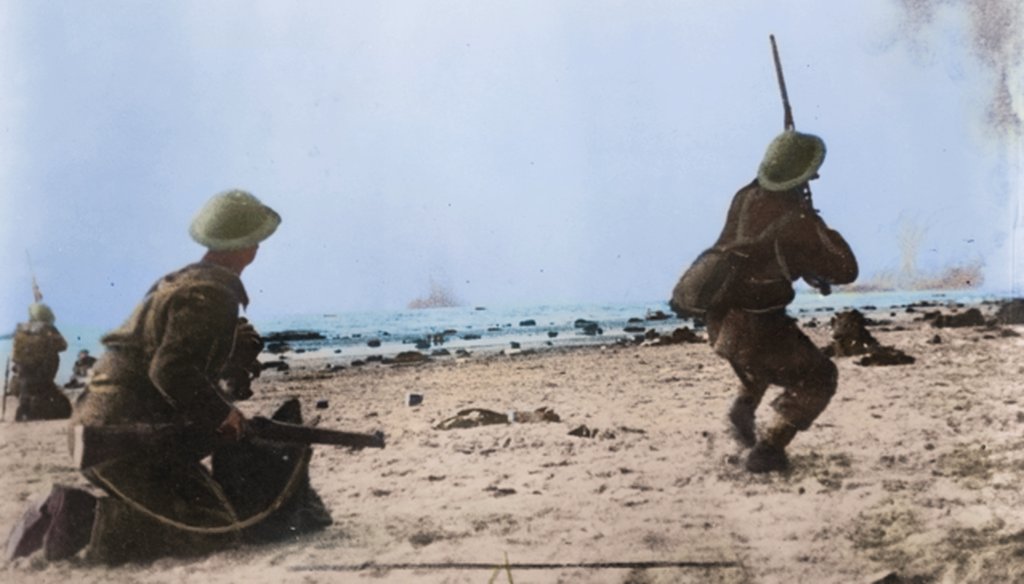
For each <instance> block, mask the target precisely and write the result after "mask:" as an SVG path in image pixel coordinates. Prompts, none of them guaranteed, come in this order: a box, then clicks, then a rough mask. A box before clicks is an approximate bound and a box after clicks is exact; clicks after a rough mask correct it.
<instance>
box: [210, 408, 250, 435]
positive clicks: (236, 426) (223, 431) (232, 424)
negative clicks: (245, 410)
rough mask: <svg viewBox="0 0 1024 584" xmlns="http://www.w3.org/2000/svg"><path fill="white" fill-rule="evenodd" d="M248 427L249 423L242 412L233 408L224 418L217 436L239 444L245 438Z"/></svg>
mask: <svg viewBox="0 0 1024 584" xmlns="http://www.w3.org/2000/svg"><path fill="white" fill-rule="evenodd" d="M247 426H248V423H247V421H246V419H245V416H244V415H242V412H240V411H238V410H237V409H236V408H231V411H229V412H228V415H227V417H226V418H224V421H223V422H221V423H220V426H219V427H218V428H217V435H218V436H220V437H221V438H223V439H224V440H226V441H228V442H238V441H239V440H241V439H242V437H243V436H245V430H246V427H247Z"/></svg>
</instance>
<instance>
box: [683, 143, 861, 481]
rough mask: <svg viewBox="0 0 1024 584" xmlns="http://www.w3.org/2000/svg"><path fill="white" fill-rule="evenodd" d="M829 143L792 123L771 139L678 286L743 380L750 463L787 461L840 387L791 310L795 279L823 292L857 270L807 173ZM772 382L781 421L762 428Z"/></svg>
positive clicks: (770, 465) (740, 416)
mask: <svg viewBox="0 0 1024 584" xmlns="http://www.w3.org/2000/svg"><path fill="white" fill-rule="evenodd" d="M824 159H825V143H824V142H823V141H822V140H821V139H820V138H818V137H817V136H813V135H810V134H802V133H799V132H796V131H795V130H792V129H787V130H786V131H784V132H783V133H782V134H780V135H779V136H778V137H776V138H775V140H773V141H772V143H771V144H770V145H769V147H768V151H767V153H766V154H765V157H764V160H763V161H762V163H761V166H760V169H759V170H758V174H757V178H756V179H755V180H754V181H753V182H752V183H750V184H749V185H747V186H745V187H743V188H742V189H740V191H739V192H738V193H736V195H735V197H734V198H733V200H732V205H731V206H730V208H729V212H728V215H727V217H726V222H725V227H724V228H723V229H722V233H721V235H720V236H719V238H718V241H716V242H715V244H714V246H712V247H711V248H710V249H708V250H706V251H705V252H704V253H702V254H701V255H700V256H699V257H698V258H697V260H696V261H695V262H694V264H693V265H692V266H691V267H690V269H689V270H687V272H686V273H685V274H684V275H683V277H682V279H681V280H680V281H679V283H678V284H677V285H676V288H675V290H674V291H673V297H672V302H671V306H672V308H673V310H675V311H676V312H677V313H679V314H681V315H693V314H694V313H698V314H701V315H703V317H704V318H705V320H706V323H707V329H708V340H709V341H710V343H711V346H712V347H713V348H714V350H715V352H716V353H718V355H720V356H721V357H723V358H725V359H727V360H728V361H729V363H730V364H731V365H732V368H733V370H734V371H735V372H736V375H738V376H739V378H740V381H741V387H740V392H739V395H738V396H737V397H736V400H735V401H734V402H733V405H732V409H731V410H730V412H729V420H730V422H731V424H732V429H733V431H734V434H735V437H736V438H737V440H738V441H739V442H740V443H741V444H743V445H745V446H748V447H752V448H753V449H752V450H751V451H750V454H749V455H748V457H747V460H746V468H747V470H749V471H750V472H755V473H763V472H770V471H776V470H783V469H785V468H787V466H788V459H787V457H786V451H785V449H786V446H787V445H788V444H789V443H790V441H792V440H793V438H794V437H795V436H796V433H797V432H799V431H802V430H807V429H808V428H810V426H811V423H812V422H814V420H815V418H817V417H818V415H819V414H821V412H822V411H823V410H824V409H825V407H826V406H827V405H828V403H829V400H830V399H831V398H832V395H833V394H834V393H835V390H836V383H837V378H838V374H837V370H836V366H835V365H834V364H833V363H832V362H831V361H830V360H829V359H828V357H826V356H825V355H824V354H823V353H822V352H821V351H820V350H818V348H817V347H816V346H815V345H814V343H813V342H811V340H810V339H808V338H807V336H806V335H804V333H803V332H802V331H801V330H800V328H799V327H798V326H797V322H796V320H795V319H793V318H790V317H789V316H788V315H787V314H786V306H787V305H788V304H789V303H790V302H791V301H792V300H793V298H794V291H793V286H792V282H794V281H795V280H797V279H800V278H802V279H803V280H804V281H805V282H807V283H808V284H810V285H811V286H813V287H815V288H817V289H818V290H820V291H821V293H823V294H828V293H830V291H831V285H832V284H846V283H849V282H852V281H854V280H855V279H856V278H857V261H856V259H855V258H854V256H853V252H852V251H851V250H850V247H849V245H847V243H846V241H845V240H844V239H843V237H842V236H841V235H840V234H839V233H838V232H836V231H834V230H832V229H830V228H829V227H828V226H827V225H826V224H825V222H824V221H823V220H822V219H821V217H820V216H819V215H818V212H817V210H815V209H814V207H813V204H812V201H811V195H810V188H809V186H808V181H810V180H813V179H816V178H818V169H819V168H820V167H821V164H822V162H823V161H824ZM771 384H775V385H780V386H782V387H783V388H784V392H783V393H782V394H781V395H780V396H779V397H778V399H776V400H775V401H774V402H773V403H772V406H773V407H774V409H775V410H776V413H777V416H776V419H775V421H774V422H773V423H772V424H771V425H769V426H768V428H767V429H766V431H765V432H764V433H763V434H762V435H761V436H760V437H758V436H757V434H756V431H755V424H754V414H755V411H756V410H757V407H758V405H759V404H760V403H761V399H762V398H763V397H764V394H765V391H766V390H767V388H768V386H769V385H771Z"/></svg>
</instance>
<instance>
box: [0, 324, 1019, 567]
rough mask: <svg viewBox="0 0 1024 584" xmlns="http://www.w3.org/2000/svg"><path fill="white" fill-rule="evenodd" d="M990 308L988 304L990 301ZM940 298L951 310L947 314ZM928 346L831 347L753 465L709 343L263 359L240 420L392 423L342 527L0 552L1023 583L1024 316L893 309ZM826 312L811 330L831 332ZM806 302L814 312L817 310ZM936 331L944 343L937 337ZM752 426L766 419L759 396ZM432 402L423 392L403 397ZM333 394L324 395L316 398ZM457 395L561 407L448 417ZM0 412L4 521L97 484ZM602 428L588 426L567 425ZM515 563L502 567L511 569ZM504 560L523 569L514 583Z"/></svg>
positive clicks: (328, 487) (342, 455)
mask: <svg viewBox="0 0 1024 584" xmlns="http://www.w3.org/2000/svg"><path fill="white" fill-rule="evenodd" d="M979 308H981V310H982V312H983V313H984V314H985V315H986V316H991V315H992V313H993V311H994V306H991V305H981V306H979ZM942 310H943V311H944V312H949V309H948V308H945V307H943V308H942ZM867 316H869V317H871V318H874V319H876V320H879V321H884V324H882V325H877V326H872V327H871V328H870V330H871V332H872V334H873V335H874V336H875V337H876V338H877V339H878V340H879V341H880V342H881V343H882V344H884V345H890V346H894V347H896V348H898V349H900V350H902V351H904V352H906V353H907V354H909V355H911V356H913V357H915V358H916V362H915V363H913V364H911V365H900V366H884V367H866V366H861V365H859V364H857V361H858V358H857V357H838V358H836V359H835V361H836V363H837V365H838V367H839V371H840V380H839V390H838V393H837V394H836V396H835V398H834V399H833V401H832V403H831V405H830V406H829V408H828V409H827V410H826V411H825V412H824V414H823V415H822V416H821V417H820V418H819V419H818V421H817V423H816V424H815V425H814V426H813V427H812V429H811V430H810V431H808V432H805V433H802V434H800V435H799V436H798V437H797V439H796V440H795V441H794V442H793V444H792V445H791V447H790V449H789V453H790V459H791V462H792V469H791V470H790V471H789V472H787V473H784V474H771V475H768V476H755V475H751V474H749V473H747V472H746V471H745V470H744V469H743V466H742V463H743V457H744V450H743V449H742V448H740V447H739V446H738V444H737V443H736V442H735V441H734V440H733V439H732V438H731V436H730V434H729V433H728V429H727V426H726V420H725V415H726V411H727V409H728V407H729V404H730V402H731V400H732V397H733V394H734V391H735V387H736V383H737V382H736V380H735V378H734V376H733V373H732V371H731V370H730V368H729V367H728V365H727V364H726V363H725V362H724V361H722V360H721V359H719V358H717V357H715V356H714V355H713V354H712V352H711V349H710V348H709V347H708V345H707V344H706V343H687V344H673V345H668V346H653V345H629V346H626V345H621V346H620V345H607V346H591V347H581V348H574V349H552V350H548V351H541V352H536V353H530V352H528V353H519V354H515V353H506V354H500V355H488V356H482V355H473V356H470V357H454V356H453V357H443V358H435V359H432V360H430V361H429V362H424V363H417V364H408V365H388V364H381V363H369V364H367V365H366V366H363V367H347V368H345V369H343V370H335V371H325V370H324V367H323V363H320V362H318V361H317V360H316V359H312V358H311V359H305V360H293V361H292V367H291V369H290V371H288V372H279V371H273V370H267V371H265V372H264V374H263V376H262V377H260V378H259V379H258V380H257V381H256V383H255V385H254V390H255V391H256V396H255V397H254V398H253V399H252V400H250V401H247V402H243V403H241V404H240V407H241V408H242V410H243V411H244V412H245V413H246V414H250V415H252V414H269V413H270V412H272V411H273V410H274V408H275V407H276V406H277V405H278V404H280V403H281V402H282V401H283V400H284V399H286V398H289V397H297V398H299V399H300V400H301V402H302V404H303V411H304V413H305V415H306V416H307V418H312V417H314V416H319V417H320V422H319V423H320V425H321V426H324V427H330V428H339V429H346V430H352V431H360V432H368V431H373V430H383V431H384V432H385V433H386V435H387V441H388V442H387V448H386V449H384V450H365V451H361V452H350V451H348V450H345V449H336V448H332V447H318V448H317V449H316V451H315V453H314V457H313V460H312V465H311V476H312V482H313V484H314V486H315V487H316V488H317V489H318V491H319V492H320V494H321V496H322V497H323V499H324V501H325V503H326V504H327V506H328V507H329V508H330V510H331V511H332V514H333V517H334V524H333V525H332V526H330V527H329V528H327V529H326V530H324V531H322V532H319V533H316V534H312V535H307V536H303V537H301V538H297V539H295V540H294V541H288V542H283V543H277V544H272V545H264V546H254V547H243V548H239V549H236V550H232V551H229V552H226V553H222V554H218V555H213V556H209V557H204V558H199V559H162V560H159V561H157V562H155V563H152V564H149V565H142V566H139V565H132V566H125V567H119V568H105V567H99V566H92V565H87V564H85V563H84V562H83V561H81V560H71V561H65V562H60V563H54V564H47V563H46V562H45V561H44V560H43V559H42V558H41V557H40V555H39V554H36V555H35V556H32V557H29V558H23V559H19V560H17V561H15V562H13V563H12V564H9V565H7V566H5V567H4V572H3V579H4V580H5V581H7V582H45V583H64V582H68V581H74V582H89V583H100V582H102V583H129V582H204V583H205V582H211V583H227V582H247V583H262V582H267V583H270V582H372V583H390V582H395V583H399V582H401V583H407V582H413V583H416V582H452V583H454V582H472V583H485V582H509V581H510V580H514V582H517V583H532V582H541V583H546V582H586V583H616V584H618V583H627V582H628V583H634V584H641V583H655V582H666V583H667V582H765V583H770V582H825V583H827V582H836V583H839V582H842V583H849V582H855V583H856V582H863V583H869V582H919V583H924V582H929V583H930V582H941V583H953V582H957V583H959V582H1000V583H1003V582H1024V492H1022V488H1021V485H1022V484H1024V394H1022V387H1024V386H1022V383H1021V379H1022V375H1024V337H1022V336H1019V335H1020V334H1022V333H1024V326H1020V325H1013V326H998V327H994V328H984V327H964V328H934V327H933V326H931V324H930V323H929V322H926V321H922V320H920V318H921V312H920V311H917V312H906V311H902V310H892V309H885V310H881V309H880V310H877V311H874V312H869V313H867ZM827 317H828V315H827V314H826V315H818V316H817V317H815V318H816V321H817V323H818V326H812V327H807V328H805V331H806V332H807V333H808V335H810V336H811V338H812V339H814V341H815V342H816V343H817V344H818V345H821V346H823V345H826V344H827V343H828V342H829V335H830V330H829V327H828V326H827V322H828V319H827ZM810 318H811V315H805V316H803V317H802V318H801V320H802V321H803V322H804V323H805V324H806V322H807V321H808V320H809V319H810ZM936 337H937V338H936ZM776 391H777V388H773V389H772V390H770V393H769V395H768V398H767V399H766V403H765V405H763V406H762V409H761V410H760V414H761V415H760V417H759V420H761V421H766V420H768V419H770V412H771V410H770V409H769V408H768V407H767V401H769V400H770V399H771V397H772V396H773V395H774V394H775V392H776ZM409 393H417V394H421V395H422V396H423V402H422V403H421V404H420V405H417V406H409V405H407V403H406V396H407V394H409ZM323 400H326V404H321V405H326V407H322V408H320V409H318V408H317V403H318V402H321V401H323ZM465 408H484V409H488V410H494V411H496V412H500V413H507V412H510V411H515V412H532V411H534V410H536V409H538V408H548V409H549V410H550V411H552V412H554V413H555V414H557V416H558V418H559V421H537V422H522V423H520V422H516V423H509V424H497V425H485V426H480V427H471V428H458V429H450V430H440V429H437V428H436V426H437V424H438V423H439V422H441V421H443V420H445V419H447V418H449V417H451V416H454V415H455V414H456V413H457V412H458V411H460V410H462V409H465ZM8 410H9V411H8V412H7V413H8V416H7V420H8V421H7V422H5V423H3V424H2V425H0V436H2V444H0V477H2V478H0V484H2V490H3V492H4V493H5V496H4V497H3V499H2V500H0V526H2V527H0V528H2V529H3V530H4V532H5V535H6V531H7V530H8V529H9V528H10V525H12V524H13V523H14V522H15V520H16V519H17V518H18V517H19V516H20V514H21V512H22V510H23V509H24V507H25V504H26V502H27V501H29V500H30V499H32V498H33V497H36V496H38V495H41V494H45V493H46V492H47V491H48V490H49V487H50V485H51V484H52V483H54V482H60V483H64V484H71V485H79V486H84V485H85V484H86V483H85V481H84V479H82V478H81V477H80V476H79V475H78V474H77V472H76V471H75V470H74V469H73V468H72V466H71V462H70V458H69V455H68V452H67V446H66V436H65V428H66V422H35V423H21V424H14V423H11V422H10V421H9V420H10V419H11V418H12V417H13V416H12V411H13V400H12V401H11V403H8ZM580 426H586V429H587V430H588V432H586V433H587V434H591V436H589V437H587V436H577V435H570V432H571V431H573V430H576V429H578V428H579V427H580ZM506 558H507V561H508V563H509V566H510V568H509V569H508V570H501V571H498V572H495V568H494V567H495V566H498V565H500V564H503V563H504V562H505V561H506ZM510 576H511V578H510Z"/></svg>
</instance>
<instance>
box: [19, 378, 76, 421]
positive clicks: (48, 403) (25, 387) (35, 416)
mask: <svg viewBox="0 0 1024 584" xmlns="http://www.w3.org/2000/svg"><path fill="white" fill-rule="evenodd" d="M11 387H12V389H13V391H12V393H14V394H16V395H17V396H18V409H17V411H16V412H15V414H14V420H15V421H17V422H31V421H33V420H64V419H67V418H70V417H71V400H69V399H68V397H67V396H66V395H64V392H63V391H61V390H60V388H58V387H57V385H56V384H55V383H54V382H53V380H52V379H40V378H31V377H25V376H22V375H16V376H14V377H12V378H11Z"/></svg>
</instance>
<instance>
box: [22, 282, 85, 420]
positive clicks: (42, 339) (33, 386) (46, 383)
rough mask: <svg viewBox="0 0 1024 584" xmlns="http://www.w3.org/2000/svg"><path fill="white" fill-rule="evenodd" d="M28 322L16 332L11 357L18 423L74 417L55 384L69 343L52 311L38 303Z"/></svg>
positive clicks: (68, 402) (34, 306)
mask: <svg viewBox="0 0 1024 584" xmlns="http://www.w3.org/2000/svg"><path fill="white" fill-rule="evenodd" d="M28 314H29V321H28V322H25V323H19V324H18V326H17V328H16V329H15V331H14V347H13V355H12V357H11V365H12V367H11V372H12V375H11V389H10V393H11V395H15V396H17V397H18V409H17V412H16V413H15V416H14V419H15V421H17V422H29V421H33V420H59V419H63V418H68V417H70V416H71V401H70V400H68V398H67V396H65V395H64V393H63V392H61V390H60V389H59V388H58V387H57V384H56V383H54V378H55V377H56V376H57V369H58V368H59V367H60V353H61V352H62V351H65V350H66V349H67V348H68V344H67V341H65V340H64V337H63V336H62V335H61V334H60V331H58V330H57V327H55V326H54V324H53V323H54V322H55V321H56V317H55V316H54V314H53V311H52V310H50V307H49V306H47V305H46V304H43V303H42V302H35V303H33V304H32V305H31V306H29V309H28Z"/></svg>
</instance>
